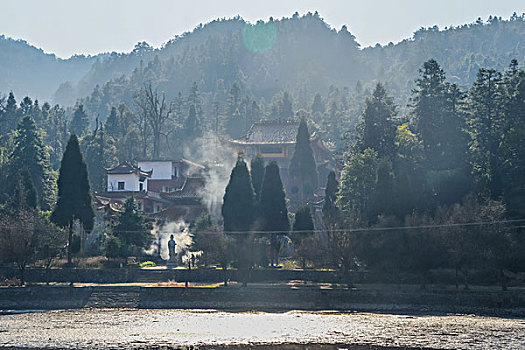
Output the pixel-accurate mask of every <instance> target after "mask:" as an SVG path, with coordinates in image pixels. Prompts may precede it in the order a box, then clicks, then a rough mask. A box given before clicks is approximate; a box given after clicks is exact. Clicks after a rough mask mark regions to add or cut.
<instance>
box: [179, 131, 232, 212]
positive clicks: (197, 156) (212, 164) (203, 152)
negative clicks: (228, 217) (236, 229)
mask: <svg viewBox="0 0 525 350" xmlns="http://www.w3.org/2000/svg"><path fill="white" fill-rule="evenodd" d="M184 156H185V157H186V158H188V159H190V160H192V161H195V162H197V163H200V164H205V165H206V166H207V167H208V171H206V173H205V174H204V176H205V187H204V188H203V189H202V190H201V191H200V193H199V195H200V196H201V197H202V202H203V204H204V205H205V206H206V208H207V209H208V212H209V213H210V214H212V215H213V216H214V217H215V219H216V220H217V221H218V222H220V221H222V215H221V206H222V198H223V197H224V190H225V189H226V185H227V184H228V180H229V178H230V173H231V170H232V169H233V167H234V165H235V162H236V156H235V150H233V149H232V148H230V147H227V146H226V145H224V144H223V143H221V142H220V140H219V138H218V137H217V136H216V135H214V134H212V133H207V134H205V135H204V136H202V137H201V138H198V139H196V140H195V141H194V142H193V143H192V144H191V146H190V147H185V149H184Z"/></svg>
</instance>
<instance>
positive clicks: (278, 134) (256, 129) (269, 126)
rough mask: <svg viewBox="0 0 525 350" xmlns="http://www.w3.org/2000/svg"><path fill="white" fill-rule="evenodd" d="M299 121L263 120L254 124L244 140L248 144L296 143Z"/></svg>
mask: <svg viewBox="0 0 525 350" xmlns="http://www.w3.org/2000/svg"><path fill="white" fill-rule="evenodd" d="M298 128H299V122H297V121H280V120H263V121H260V122H257V123H254V124H253V125H252V127H251V128H250V130H248V133H247V134H246V136H245V138H244V139H241V140H238V141H244V142H246V143H285V142H286V143H288V142H290V143H295V139H296V137H297V129H298Z"/></svg>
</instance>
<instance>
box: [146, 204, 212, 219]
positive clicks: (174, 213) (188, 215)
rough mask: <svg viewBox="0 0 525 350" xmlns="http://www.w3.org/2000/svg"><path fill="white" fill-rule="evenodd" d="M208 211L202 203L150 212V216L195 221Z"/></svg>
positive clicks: (174, 205) (174, 206)
mask: <svg viewBox="0 0 525 350" xmlns="http://www.w3.org/2000/svg"><path fill="white" fill-rule="evenodd" d="M202 213H206V208H205V207H204V206H202V205H177V204H173V205H171V206H170V207H168V208H166V209H164V210H161V211H159V212H157V213H153V214H149V217H150V218H153V219H162V220H173V221H174V220H178V219H181V218H182V219H184V220H185V221H189V222H194V221H195V220H197V218H198V217H199V216H200V215H201V214H202Z"/></svg>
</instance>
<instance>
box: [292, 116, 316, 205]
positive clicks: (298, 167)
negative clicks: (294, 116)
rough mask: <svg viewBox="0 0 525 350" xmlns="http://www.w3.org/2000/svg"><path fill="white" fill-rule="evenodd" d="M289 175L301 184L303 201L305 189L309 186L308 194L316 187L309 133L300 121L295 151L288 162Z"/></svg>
mask: <svg viewBox="0 0 525 350" xmlns="http://www.w3.org/2000/svg"><path fill="white" fill-rule="evenodd" d="M290 173H291V175H292V177H293V178H294V179H297V180H299V181H300V182H301V194H302V197H303V199H304V195H305V192H307V191H305V187H306V186H307V185H310V186H309V191H308V192H309V193H308V194H310V192H311V191H313V189H314V188H315V187H317V167H316V165H315V160H314V156H313V151H312V147H311V146H310V133H309V132H308V125H307V124H306V120H304V119H301V122H300V123H299V129H298V130H297V137H296V143H295V151H294V154H293V157H292V160H291V162H290Z"/></svg>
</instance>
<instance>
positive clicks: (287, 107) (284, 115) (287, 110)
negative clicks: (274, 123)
mask: <svg viewBox="0 0 525 350" xmlns="http://www.w3.org/2000/svg"><path fill="white" fill-rule="evenodd" d="M293 116H294V113H293V107H292V99H291V97H290V94H289V93H288V92H285V93H284V94H283V96H282V98H281V101H280V102H279V119H281V120H293Z"/></svg>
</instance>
